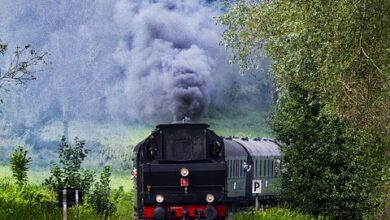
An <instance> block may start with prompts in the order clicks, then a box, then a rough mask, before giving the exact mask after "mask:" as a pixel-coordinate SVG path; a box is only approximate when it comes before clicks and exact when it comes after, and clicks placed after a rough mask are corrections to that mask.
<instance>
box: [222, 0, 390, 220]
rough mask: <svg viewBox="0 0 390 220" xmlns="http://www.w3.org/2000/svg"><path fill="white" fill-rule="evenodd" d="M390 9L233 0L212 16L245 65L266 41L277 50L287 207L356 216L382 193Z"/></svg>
mask: <svg viewBox="0 0 390 220" xmlns="http://www.w3.org/2000/svg"><path fill="white" fill-rule="evenodd" d="M248 2H249V3H248ZM389 11H390V2H389V1H385V0H372V1H367V0H357V1H353V2H351V1H344V0H343V1H320V0H313V1H290V0H275V1H260V2H258V1H238V3H235V4H233V5H231V7H230V8H229V11H228V13H226V14H225V15H223V16H222V17H220V18H219V21H220V22H221V23H222V24H224V25H226V26H227V30H226V31H225V33H224V37H223V41H222V43H223V44H225V45H227V46H228V47H231V48H232V49H233V51H234V52H235V53H234V54H235V57H234V58H235V60H236V61H237V62H239V63H240V64H241V65H242V67H243V68H249V67H250V66H256V65H257V64H258V63H257V60H258V58H259V57H261V56H262V55H263V54H264V51H266V52H267V54H268V56H270V57H271V58H272V59H273V60H274V63H273V66H272V71H273V74H274V76H275V79H276V89H277V92H278V100H277V103H276V105H275V113H274V116H273V118H272V128H273V130H274V131H275V135H276V137H277V138H278V139H280V140H282V141H283V142H285V143H286V144H287V147H286V149H285V150H284V152H285V156H286V162H287V164H286V167H287V169H288V172H287V173H286V174H285V175H284V194H283V196H284V198H285V199H286V201H287V202H288V204H289V205H291V206H292V207H296V208H298V209H301V210H303V211H308V212H311V213H314V214H326V215H329V216H333V217H335V218H338V219H351V218H354V219H361V218H363V217H364V216H366V217H370V216H373V213H374V212H376V211H377V210H376V208H377V207H379V204H380V202H381V200H383V198H386V197H387V196H384V195H386V193H388V191H389V190H387V191H384V187H385V186H386V185H387V186H388V185H389V179H390V178H389V175H390V164H389V160H388V159H387V158H388V156H389V153H390V149H389V146H390V123H389V117H388V115H389V113H390V112H389V109H390V102H389V101H388V100H390V91H389V89H390V80H389V77H390V54H389V51H388V48H390V37H389V33H390V26H389V25H388V24H389V21H390V13H388V12H389Z"/></svg>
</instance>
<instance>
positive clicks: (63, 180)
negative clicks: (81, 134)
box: [43, 137, 95, 193]
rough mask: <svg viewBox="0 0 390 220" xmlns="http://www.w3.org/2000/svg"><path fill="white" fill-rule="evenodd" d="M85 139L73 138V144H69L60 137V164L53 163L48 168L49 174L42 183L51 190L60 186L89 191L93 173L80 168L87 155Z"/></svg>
mask: <svg viewBox="0 0 390 220" xmlns="http://www.w3.org/2000/svg"><path fill="white" fill-rule="evenodd" d="M84 145H85V141H82V140H79V139H78V138H77V137H76V138H75V146H72V145H69V144H68V143H67V142H66V139H65V137H62V138H61V144H60V145H59V150H58V156H59V160H60V166H59V165H57V164H55V163H53V164H52V165H51V168H50V173H51V176H50V177H49V178H48V179H45V180H44V182H43V185H45V186H48V187H49V188H50V189H52V190H57V189H61V188H73V189H82V190H83V191H84V192H85V193H88V192H89V189H90V188H91V185H92V184H93V181H94V176H95V173H94V172H93V171H91V170H87V169H83V168H81V164H82V162H83V161H84V159H85V157H86V156H87V153H88V151H87V150H84Z"/></svg>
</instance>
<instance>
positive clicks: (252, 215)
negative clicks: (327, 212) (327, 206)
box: [229, 208, 327, 220]
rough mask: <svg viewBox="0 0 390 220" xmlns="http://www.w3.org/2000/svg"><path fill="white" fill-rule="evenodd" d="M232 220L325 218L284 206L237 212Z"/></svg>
mask: <svg viewBox="0 0 390 220" xmlns="http://www.w3.org/2000/svg"><path fill="white" fill-rule="evenodd" d="M229 219H232V220H252V219H253V220H316V219H318V220H325V219H327V218H324V217H318V218H317V217H314V216H311V215H307V214H302V213H300V212H296V211H292V210H289V209H284V208H272V209H267V210H263V211H252V212H246V213H238V214H234V215H233V216H231V217H230V218H229Z"/></svg>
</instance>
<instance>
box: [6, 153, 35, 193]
mask: <svg viewBox="0 0 390 220" xmlns="http://www.w3.org/2000/svg"><path fill="white" fill-rule="evenodd" d="M27 154H28V151H27V150H24V148H23V147H22V146H19V148H18V149H16V150H15V151H14V152H13V153H12V154H11V170H12V175H13V177H14V178H15V179H16V183H17V184H18V185H19V187H21V186H23V185H25V184H26V182H27V171H28V169H29V164H30V162H31V157H27Z"/></svg>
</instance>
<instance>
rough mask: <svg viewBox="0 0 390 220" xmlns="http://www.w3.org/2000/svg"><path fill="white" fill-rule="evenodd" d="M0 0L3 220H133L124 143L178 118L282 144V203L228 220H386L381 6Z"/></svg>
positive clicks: (381, 1)
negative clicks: (75, 199)
mask: <svg viewBox="0 0 390 220" xmlns="http://www.w3.org/2000/svg"><path fill="white" fill-rule="evenodd" d="M1 5H2V7H1V8H0V100H1V102H0V128H1V129H0V219H61V218H62V215H63V211H62V208H60V207H58V204H57V203H58V201H57V191H56V190H57V189H59V188H64V187H66V188H81V189H82V190H83V192H84V194H85V195H84V202H83V205H76V206H74V207H71V208H70V209H69V212H68V217H69V219H132V218H133V203H134V189H133V180H132V179H131V174H130V173H131V170H132V168H133V161H132V158H133V156H134V155H133V150H134V146H135V145H136V144H137V143H138V142H139V141H141V140H142V139H143V138H145V137H146V136H147V135H149V134H150V131H151V130H152V129H154V127H155V125H156V124H160V123H171V122H172V121H180V120H182V119H183V118H186V117H189V118H191V120H193V121H195V122H204V123H207V124H209V125H210V128H211V129H213V130H215V132H216V133H218V134H220V135H223V136H238V137H252V138H255V137H270V138H274V139H276V140H277V141H279V142H280V143H282V145H283V147H282V152H283V154H284V164H285V167H286V169H284V172H283V173H282V188H281V198H280V201H281V202H280V204H279V205H278V206H277V207H273V208H270V209H265V210H260V211H258V210H254V209H253V210H252V209H250V210H248V211H245V212H241V213H234V214H231V215H229V217H228V218H229V219H379V220H382V219H383V220H385V219H389V218H390V160H389V158H390V157H389V156H390V147H389V146H390V117H389V116H390V111H389V109H390V25H389V24H390V2H389V1H388V0H371V1H367V0H354V1H350V0H340V1H322V0H312V1H302V0H297V1H291V0H269V1H265V0H264V1H257V0H253V1H252V0H249V1H247V0H237V1H175V0H157V1H129V0H119V1H115V0H109V1H95V0H86V1H83V2H79V1H76V0H70V1H59V2H55V1H37V2H31V1H27V0H18V1H11V0H5V1H3V2H2V3H1ZM189 75H191V77H188V76H189ZM183 88H192V89H183ZM183 100H185V101H183ZM188 100H190V103H189V102H188Z"/></svg>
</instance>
